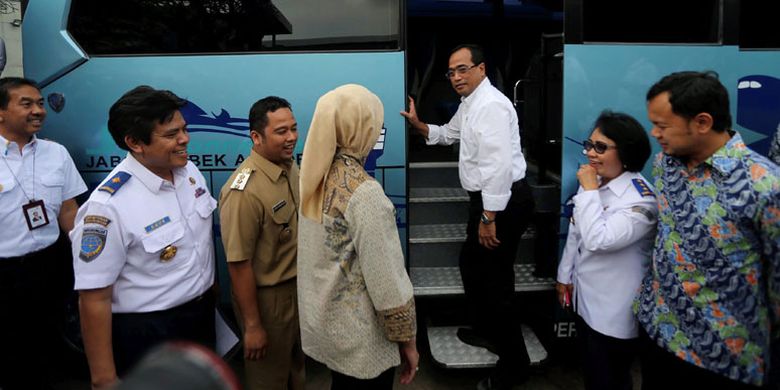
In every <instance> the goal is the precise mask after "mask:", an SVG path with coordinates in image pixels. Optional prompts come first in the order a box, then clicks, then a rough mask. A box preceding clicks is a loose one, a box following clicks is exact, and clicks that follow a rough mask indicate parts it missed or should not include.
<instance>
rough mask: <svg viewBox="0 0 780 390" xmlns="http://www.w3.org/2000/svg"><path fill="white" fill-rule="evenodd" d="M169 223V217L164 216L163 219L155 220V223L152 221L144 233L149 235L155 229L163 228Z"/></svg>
mask: <svg viewBox="0 0 780 390" xmlns="http://www.w3.org/2000/svg"><path fill="white" fill-rule="evenodd" d="M169 222H171V217H169V216H167V215H166V216H165V217H163V218H162V219H159V220H157V221H154V222H152V223H151V224H149V225H147V226H146V227H145V228H144V231H146V232H147V233H151V232H152V231H153V230H156V229H157V228H159V227H160V226H163V225H165V224H167V223H169Z"/></svg>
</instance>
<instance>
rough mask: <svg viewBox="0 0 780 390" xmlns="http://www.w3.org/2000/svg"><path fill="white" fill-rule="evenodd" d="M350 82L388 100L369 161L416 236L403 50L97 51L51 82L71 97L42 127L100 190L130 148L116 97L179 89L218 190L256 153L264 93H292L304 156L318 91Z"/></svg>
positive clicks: (198, 153) (198, 159) (202, 162)
mask: <svg viewBox="0 0 780 390" xmlns="http://www.w3.org/2000/svg"><path fill="white" fill-rule="evenodd" d="M346 83H357V84H362V85H364V86H366V87H367V88H368V89H370V90H372V91H373V92H374V93H376V94H377V95H378V96H379V98H380V99H381V100H382V102H383V103H384V105H385V129H386V130H385V131H386V133H385V135H384V140H383V142H381V143H378V144H377V147H375V148H374V151H372V154H371V155H370V156H369V157H370V158H369V160H370V161H369V164H367V165H369V166H368V167H367V168H369V169H374V173H375V177H376V178H377V180H379V182H380V183H382V184H383V186H384V188H385V192H386V193H387V195H388V196H390V198H391V200H392V201H393V203H394V204H395V206H396V209H397V211H398V213H397V214H398V226H399V234H400V239H401V242H406V226H405V221H406V217H405V213H406V174H405V164H406V148H405V145H406V130H405V124H404V121H403V118H402V117H401V116H400V115H398V114H397V113H398V112H399V111H401V110H403V109H404V105H405V95H404V85H405V84H404V58H403V52H381V53H305V54H258V55H213V56H164V57H163V56H159V57H124V58H121V57H97V58H91V59H90V60H89V61H87V62H86V63H84V64H82V65H81V66H79V67H78V68H76V69H75V70H73V71H72V72H70V73H69V74H67V75H66V76H64V77H62V78H60V79H58V80H56V81H55V82H53V83H52V84H50V85H48V86H46V87H45V88H44V91H43V94H44V96H48V95H50V94H53V93H60V94H62V95H63V96H64V97H65V104H64V108H63V109H62V111H61V112H55V111H54V110H52V109H49V115H48V118H47V120H46V124H45V126H44V129H43V130H42V132H41V136H43V137H47V138H51V139H53V140H55V141H57V142H60V143H62V144H64V145H65V146H66V147H67V149H68V150H69V151H70V153H71V155H72V156H73V159H74V161H75V162H76V166H77V167H78V169H79V170H80V171H81V172H82V174H83V175H84V178H85V180H86V181H87V184H88V186H89V187H90V189H92V188H94V187H95V186H97V184H99V182H100V181H101V180H102V179H103V178H104V177H105V176H106V174H107V173H108V172H109V171H110V170H111V169H112V168H113V167H114V166H116V165H117V164H118V163H119V162H120V161H121V160H122V158H124V156H125V154H126V152H124V151H122V150H120V149H119V148H118V147H117V146H116V145H115V143H114V141H113V139H112V138H111V136H110V134H109V133H108V130H107V127H106V122H107V119H108V110H109V107H110V106H111V104H112V103H113V102H115V101H116V100H117V99H118V98H119V97H120V96H121V95H122V94H123V93H125V92H126V91H128V90H130V89H131V88H133V87H135V86H137V85H141V84H146V85H151V86H153V87H155V88H161V89H170V90H171V91H173V92H174V93H176V94H177V95H179V96H180V97H183V98H186V99H187V100H189V102H190V103H191V104H190V105H188V106H187V107H185V108H184V109H183V110H182V111H183V114H184V116H185V119H186V120H187V122H188V128H189V130H190V135H191V140H190V144H189V147H188V151H189V153H190V159H191V160H192V161H193V162H194V163H195V164H196V165H198V166H199V168H200V169H201V171H202V172H203V174H204V175H205V176H206V179H207V181H209V183H210V186H211V188H210V189H211V192H212V194H213V196H214V197H215V198H216V197H218V196H219V191H220V189H221V187H222V185H223V184H224V182H225V181H226V180H227V178H228V177H229V176H230V174H231V173H232V171H233V170H234V169H235V168H236V167H237V166H238V165H239V164H240V163H241V161H243V159H244V158H245V157H246V156H247V155H248V154H249V153H250V148H251V146H252V143H251V141H250V139H249V138H248V134H249V130H248V124H247V118H248V113H249V108H250V106H251V105H252V104H253V103H254V102H255V101H256V100H258V99H260V98H262V97H265V96H268V95H278V96H281V97H284V98H286V99H287V100H288V101H290V103H291V104H292V107H293V112H294V114H295V117H296V119H297V121H298V130H299V141H298V145H297V146H296V149H295V154H296V156H297V158H298V159H299V160H300V155H301V153H302V151H303V146H304V143H305V139H306V134H307V131H308V129H309V125H310V122H311V118H312V114H313V112H314V108H315V106H316V103H317V100H318V99H319V97H320V96H322V95H323V94H324V93H326V92H328V91H330V90H332V89H333V88H335V87H338V86H340V85H343V84H346ZM299 162H300V161H299ZM373 165H375V167H374V166H373ZM215 223H216V224H218V218H217V217H216V216H215ZM215 240H216V248H217V249H218V251H217V252H218V263H219V265H220V283H221V284H222V285H223V286H227V285H229V284H228V283H229V281H228V279H227V272H226V269H225V263H224V252H223V251H222V250H221V248H222V246H221V240H220V238H219V229H218V226H217V229H215ZM226 290H227V289H223V294H225V292H226ZM223 297H225V298H227V297H228V295H223Z"/></svg>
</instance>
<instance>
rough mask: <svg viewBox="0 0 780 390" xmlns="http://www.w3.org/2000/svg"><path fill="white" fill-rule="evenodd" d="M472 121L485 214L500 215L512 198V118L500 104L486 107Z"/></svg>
mask: <svg viewBox="0 0 780 390" xmlns="http://www.w3.org/2000/svg"><path fill="white" fill-rule="evenodd" d="M475 119H476V120H475V121H474V126H475V130H476V131H477V136H478V137H479V151H478V152H477V161H478V164H479V174H480V178H481V182H482V183H481V188H482V204H483V207H484V208H485V210H488V211H502V210H504V209H505V208H506V205H507V203H509V198H510V197H511V195H512V134H511V132H512V129H511V126H510V124H511V123H512V114H511V113H510V112H508V111H507V109H506V108H505V107H502V106H501V105H500V104H487V105H485V107H484V108H482V109H481V110H479V111H478V112H477V117H476V118H475Z"/></svg>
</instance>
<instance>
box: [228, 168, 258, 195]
mask: <svg viewBox="0 0 780 390" xmlns="http://www.w3.org/2000/svg"><path fill="white" fill-rule="evenodd" d="M252 172H253V171H252V169H251V168H242V169H241V171H239V172H238V174H236V178H235V179H233V183H231V184H230V189H231V190H239V191H243V190H244V187H246V182H247V181H249V177H250V176H252Z"/></svg>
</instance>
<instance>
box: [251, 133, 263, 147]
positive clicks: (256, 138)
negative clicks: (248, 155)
mask: <svg viewBox="0 0 780 390" xmlns="http://www.w3.org/2000/svg"><path fill="white" fill-rule="evenodd" d="M249 137H251V138H252V144H253V145H255V146H257V145H260V144H261V143H262V142H263V136H262V135H261V134H260V133H259V132H258V131H257V130H249Z"/></svg>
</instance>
